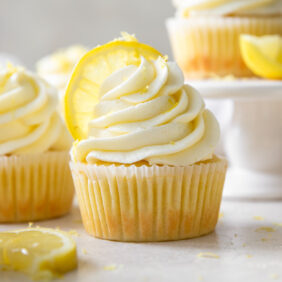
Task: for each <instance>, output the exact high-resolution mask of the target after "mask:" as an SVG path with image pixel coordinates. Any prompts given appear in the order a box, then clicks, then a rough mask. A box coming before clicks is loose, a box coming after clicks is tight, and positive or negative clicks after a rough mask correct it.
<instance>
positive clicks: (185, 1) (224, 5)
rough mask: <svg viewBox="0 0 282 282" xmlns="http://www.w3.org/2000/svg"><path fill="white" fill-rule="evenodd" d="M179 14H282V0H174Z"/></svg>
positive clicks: (188, 15) (187, 15) (189, 15)
mask: <svg viewBox="0 0 282 282" xmlns="http://www.w3.org/2000/svg"><path fill="white" fill-rule="evenodd" d="M173 3H174V5H175V6H176V8H177V16H180V17H184V18H185V17H193V16H230V15H231V16H232V15H235V16H236V15H237V16H240V15H242V16H243V15H253V16H263V15H281V14H282V1H281V0H173Z"/></svg>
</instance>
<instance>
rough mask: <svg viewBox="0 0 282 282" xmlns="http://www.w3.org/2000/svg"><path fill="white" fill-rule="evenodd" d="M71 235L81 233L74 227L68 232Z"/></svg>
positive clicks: (77, 235) (76, 235)
mask: <svg viewBox="0 0 282 282" xmlns="http://www.w3.org/2000/svg"><path fill="white" fill-rule="evenodd" d="M68 233H69V234H70V235H72V236H75V237H79V234H78V232H77V231H76V230H74V229H72V230H70V231H69V232H68Z"/></svg>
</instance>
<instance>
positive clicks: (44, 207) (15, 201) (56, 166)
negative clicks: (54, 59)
mask: <svg viewBox="0 0 282 282" xmlns="http://www.w3.org/2000/svg"><path fill="white" fill-rule="evenodd" d="M57 99H58V98H57V92H56V90H55V89H54V88H53V87H51V86H49V85H48V84H47V83H46V82H45V81H43V80H42V79H40V78H39V77H37V76H36V75H35V74H33V73H30V72H28V71H26V70H24V69H23V68H19V67H17V68H16V67H13V66H11V65H9V66H7V68H3V69H1V70H0V222H16V221H33V220H39V219H46V218H51V217H56V216H60V215H63V214H65V213H67V212H68V211H69V209H70V207H71V204H72V198H73V190H74V189H73V184H72V179H71V173H70V171H69V169H68V161H69V156H68V148H70V145H71V138H70V136H69V135H68V132H67V131H66V129H65V127H64V125H63V122H62V120H61V118H60V116H59V114H58V113H57V112H56V107H57V103H58V100H57Z"/></svg>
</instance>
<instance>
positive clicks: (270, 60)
mask: <svg viewBox="0 0 282 282" xmlns="http://www.w3.org/2000/svg"><path fill="white" fill-rule="evenodd" d="M240 48H241V54H242V57H243V60H244V62H245V63H246V65H247V66H248V68H249V69H250V70H251V71H252V72H253V73H254V74H256V75H258V76H261V77H263V78H268V79H281V78H282V38H281V36H279V35H266V36H261V37H257V36H252V35H241V36H240Z"/></svg>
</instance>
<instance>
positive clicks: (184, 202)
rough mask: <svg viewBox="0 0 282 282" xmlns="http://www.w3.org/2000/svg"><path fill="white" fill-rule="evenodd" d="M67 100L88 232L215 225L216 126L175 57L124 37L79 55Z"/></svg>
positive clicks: (220, 167)
mask: <svg viewBox="0 0 282 282" xmlns="http://www.w3.org/2000/svg"><path fill="white" fill-rule="evenodd" d="M103 58H107V59H108V62H109V64H104V60H103ZM109 65H110V66H111V68H109ZM97 73H99V75H96V74H97ZM85 77H87V79H85ZM87 91H88V92H87ZM65 102H66V104H65V105H66V111H65V112H66V121H67V123H68V126H69V129H70V131H71V132H72V133H73V137H74V138H75V139H79V141H76V142H75V143H74V145H73V148H72V153H71V155H72V163H71V168H72V173H73V178H74V182H75V187H76V191H77V195H78V200H79V205H80V210H81V214H82V219H83V223H84V226H85V228H86V230H87V231H88V232H89V233H90V234H92V235H94V236H96V237H99V238H104V239H111V240H121V241H164V240H178V239H185V238H191V237H196V236H200V235H203V234H207V233H209V232H211V231H212V230H213V229H214V228H215V225H216V223H217V219H218V212H219V207H220V202H221V195H222V189H223V183H224V178H225V172H226V162H225V160H222V159H220V158H218V157H215V156H214V155H213V152H214V149H215V147H216V145H217V142H218V139H219V126H218V123H217V121H216V119H215V117H214V116H213V114H212V113H211V112H209V111H208V110H206V109H205V105H204V102H203V100H202V98H201V97H200V95H199V94H198V92H197V91H196V90H195V89H193V88H192V87H190V86H188V85H184V78H183V75H182V72H181V70H180V69H179V67H178V66H177V65H176V63H173V62H167V61H166V59H165V58H163V57H162V56H161V55H160V54H159V52H158V51H156V50H155V49H153V48H151V47H149V46H147V45H144V44H141V43H139V42H137V41H136V39H135V38H134V37H132V36H129V35H126V36H125V41H123V40H121V39H120V40H115V41H113V42H110V43H108V44H106V45H104V46H100V47H97V48H96V49H93V50H92V51H90V52H89V53H87V54H86V55H85V56H84V57H83V59H81V61H80V62H79V63H78V65H77V67H76V69H75V71H74V75H73V76H72V80H71V81H70V83H69V85H68V88H67V92H66V101H65Z"/></svg>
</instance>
